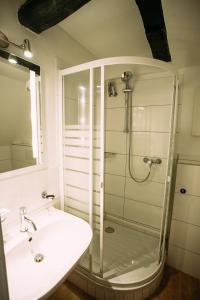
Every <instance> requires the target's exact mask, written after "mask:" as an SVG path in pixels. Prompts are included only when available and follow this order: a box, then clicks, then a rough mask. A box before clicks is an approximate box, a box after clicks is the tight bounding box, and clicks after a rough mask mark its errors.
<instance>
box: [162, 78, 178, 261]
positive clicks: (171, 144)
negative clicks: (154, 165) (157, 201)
mask: <svg viewBox="0 0 200 300" xmlns="http://www.w3.org/2000/svg"><path fill="white" fill-rule="evenodd" d="M178 84H179V82H178V78H177V76H175V78H174V83H173V96H172V97H173V101H172V108H171V125H170V136H169V149H168V159H167V167H166V180H165V192H164V201H163V214H162V224H161V230H160V244H159V259H158V261H159V263H160V261H161V259H162V256H163V252H164V249H165V236H166V231H167V220H168V215H169V201H170V189H171V177H172V168H173V157H174V148H175V135H176V123H177V113H178Z"/></svg>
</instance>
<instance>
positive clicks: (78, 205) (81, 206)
mask: <svg viewBox="0 0 200 300" xmlns="http://www.w3.org/2000/svg"><path fill="white" fill-rule="evenodd" d="M66 203H67V206H69V207H70V208H73V209H77V210H79V211H81V212H83V213H85V214H89V205H88V204H86V203H83V202H80V201H76V200H73V199H71V198H67V199H66Z"/></svg>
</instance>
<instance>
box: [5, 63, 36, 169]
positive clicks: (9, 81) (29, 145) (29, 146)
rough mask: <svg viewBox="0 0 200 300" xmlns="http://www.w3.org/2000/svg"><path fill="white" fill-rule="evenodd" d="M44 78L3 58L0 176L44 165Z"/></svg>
mask: <svg viewBox="0 0 200 300" xmlns="http://www.w3.org/2000/svg"><path fill="white" fill-rule="evenodd" d="M39 87H40V77H39V76H36V74H35V72H34V71H32V70H29V68H26V67H24V66H23V67H22V66H20V65H19V64H15V65H12V64H10V63H9V62H8V60H6V59H3V58H1V59H0V173H3V172H8V171H11V170H16V169H20V168H25V167H29V166H33V165H36V164H38V163H40V150H39V147H38V145H39V144H40V142H39V141H40V130H39V128H40V127H39V126H40V124H39V123H40V118H38V117H37V116H39V107H40V103H39V102H40V99H39V95H40V91H39V90H37V89H39Z"/></svg>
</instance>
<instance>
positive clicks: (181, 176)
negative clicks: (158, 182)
mask: <svg viewBox="0 0 200 300" xmlns="http://www.w3.org/2000/svg"><path fill="white" fill-rule="evenodd" d="M199 181H200V166H195V165H183V164H178V169H177V179H176V192H179V191H180V189H181V188H185V189H186V191H187V194H190V195H194V196H195V195H196V196H200V184H199Z"/></svg>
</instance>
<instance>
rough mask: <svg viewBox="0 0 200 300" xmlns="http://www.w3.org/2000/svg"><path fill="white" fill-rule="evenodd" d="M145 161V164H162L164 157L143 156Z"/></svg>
mask: <svg viewBox="0 0 200 300" xmlns="http://www.w3.org/2000/svg"><path fill="white" fill-rule="evenodd" d="M143 162H144V163H145V164H148V165H153V164H154V165H156V164H157V165H160V164H161V163H162V159H161V158H149V157H144V158H143Z"/></svg>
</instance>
